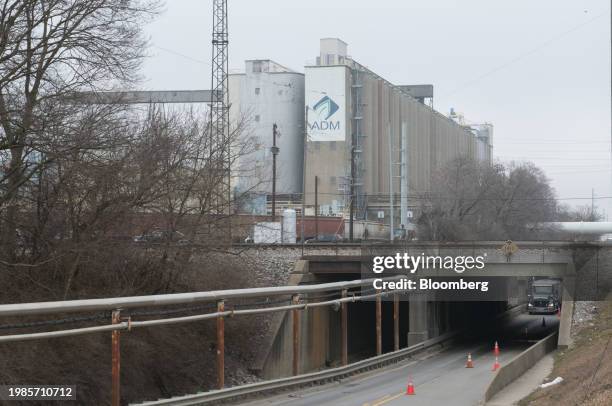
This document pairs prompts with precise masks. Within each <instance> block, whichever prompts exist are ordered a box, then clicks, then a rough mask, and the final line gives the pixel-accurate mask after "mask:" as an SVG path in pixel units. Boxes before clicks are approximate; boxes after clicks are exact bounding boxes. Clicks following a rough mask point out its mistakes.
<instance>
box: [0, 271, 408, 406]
mask: <svg viewBox="0 0 612 406" xmlns="http://www.w3.org/2000/svg"><path fill="white" fill-rule="evenodd" d="M400 278H401V277H394V278H385V279H384V280H389V281H392V280H398V279H400ZM373 281H374V280H373V279H364V280H355V281H344V282H335V283H325V284H317V285H301V286H280V287H266V288H251V289H235V290H221V291H210V292H193V293H178V294H166V295H153V296H134V297H115V298H106V299H87V300H70V301H59V302H39V303H22V304H5V305H0V318H5V317H24V316H28V317H29V316H41V315H46V316H50V315H54V316H65V315H66V314H71V313H88V312H107V313H110V324H106V325H96V326H87V327H79V328H73V329H62V330H53V331H43V332H29V333H20V334H9V335H0V345H2V344H3V343H7V342H15V341H28V340H41V339H52V338H57V337H66V336H76V335H84V334H94V333H102V332H110V333H111V334H112V340H111V354H112V372H111V379H112V385H111V399H112V400H111V404H112V405H113V406H119V405H120V386H121V383H120V368H121V346H120V339H121V332H122V331H131V330H132V329H135V328H142V327H155V326H161V325H169V324H178V323H190V322H197V321H203V320H215V321H216V333H217V334H216V341H217V347H216V349H217V353H216V367H217V388H218V389H222V388H223V387H224V386H225V373H224V369H225V367H224V363H225V321H226V318H228V317H233V316H241V315H245V316H246V315H254V314H264V313H273V312H285V311H291V317H292V325H293V331H292V334H293V353H292V357H293V363H292V372H293V375H298V374H299V371H300V359H299V356H300V337H301V323H300V317H301V312H302V311H304V310H306V309H307V308H316V307H325V306H337V307H338V308H339V310H340V314H341V316H340V319H341V320H340V323H341V326H340V330H341V347H342V348H341V357H342V360H341V362H342V365H347V364H348V322H347V305H348V303H350V302H359V301H365V300H372V301H375V304H376V353H377V355H381V354H382V335H381V331H382V321H381V319H382V317H381V313H382V303H381V302H382V297H384V296H388V295H393V313H394V314H393V318H394V349H395V350H396V351H397V350H399V322H398V321H399V294H400V293H402V291H399V290H393V291H389V290H375V289H374V288H373V287H372V282H373ZM364 287H367V289H364ZM356 289H359V290H356ZM330 292H332V293H336V294H335V295H334V296H336V297H335V298H333V299H327V298H329V297H331V296H330ZM319 293H326V295H325V296H323V297H324V298H325V299H323V300H320V298H319V299H317V298H316V297H315V298H309V295H312V294H319ZM283 296H285V297H290V298H291V299H290V301H277V302H270V301H269V299H270V298H273V297H275V298H278V297H283ZM257 298H266V300H265V301H263V302H261V301H260V302H258V303H253V304H251V305H250V306H251V307H252V308H246V309H236V308H231V307H229V306H226V305H227V304H228V303H231V302H232V301H239V300H244V299H257ZM195 304H208V305H209V306H208V309H210V310H212V311H209V312H201V311H199V312H197V313H196V314H191V315H187V316H180V317H162V318H153V319H147V320H134V319H133V318H132V317H133V316H134V315H135V314H138V313H135V312H130V311H131V310H133V309H141V308H162V307H169V306H177V305H195ZM185 311H193V308H191V309H187V310H186V309H178V310H175V311H174V312H175V313H179V312H185ZM172 313H173V311H160V312H158V313H154V312H153V313H151V312H149V313H145V314H148V315H149V316H150V315H152V314H157V315H159V314H165V315H168V314H172ZM126 314H128V316H127V317H124V316H125V315H126ZM90 319H92V318H90ZM90 319H87V318H83V319H82V320H90ZM46 324H54V323H53V321H51V322H49V323H45V322H38V323H37V322H35V323H24V324H23V325H15V326H14V328H15V329H17V328H18V329H20V330H21V329H23V328H27V327H30V328H31V327H34V326H36V327H40V326H44V325H46Z"/></svg>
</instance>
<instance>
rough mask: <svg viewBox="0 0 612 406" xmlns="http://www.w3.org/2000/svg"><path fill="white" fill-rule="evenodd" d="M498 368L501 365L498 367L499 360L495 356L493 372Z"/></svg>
mask: <svg viewBox="0 0 612 406" xmlns="http://www.w3.org/2000/svg"><path fill="white" fill-rule="evenodd" d="M500 367H501V365H499V359H498V358H497V355H496V356H495V362H494V363H493V372H495V371H497V370H498V369H499V368H500Z"/></svg>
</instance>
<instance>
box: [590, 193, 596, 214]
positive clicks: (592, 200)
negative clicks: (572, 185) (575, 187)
mask: <svg viewBox="0 0 612 406" xmlns="http://www.w3.org/2000/svg"><path fill="white" fill-rule="evenodd" d="M590 220H591V221H595V188H593V189H591V218H590Z"/></svg>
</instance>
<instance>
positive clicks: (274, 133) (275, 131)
mask: <svg viewBox="0 0 612 406" xmlns="http://www.w3.org/2000/svg"><path fill="white" fill-rule="evenodd" d="M277 135H278V126H277V125H276V123H274V124H273V125H272V148H270V151H272V221H273V222H274V221H276V156H277V155H278V153H279V151H280V149H279V148H278V147H277V146H276V136H277Z"/></svg>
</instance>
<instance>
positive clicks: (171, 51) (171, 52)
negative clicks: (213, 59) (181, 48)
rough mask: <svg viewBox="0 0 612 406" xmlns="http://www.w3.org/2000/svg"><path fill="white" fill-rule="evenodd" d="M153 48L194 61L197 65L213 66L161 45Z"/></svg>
mask: <svg viewBox="0 0 612 406" xmlns="http://www.w3.org/2000/svg"><path fill="white" fill-rule="evenodd" d="M153 48H157V49H159V50H162V51H164V52H168V53H170V54H173V55H176V56H180V57H181V58H185V59H188V60H190V61H192V62H196V63H200V64H203V65H208V66H211V65H210V62H206V61H203V60H201V59H196V58H193V57H191V56H189V55H185V54H182V53H180V52H177V51H174V50H172V49H168V48H164V47H160V46H159V45H153Z"/></svg>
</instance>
